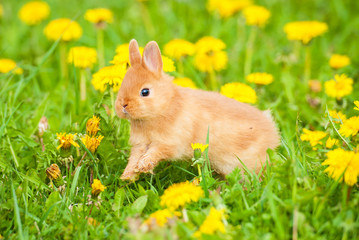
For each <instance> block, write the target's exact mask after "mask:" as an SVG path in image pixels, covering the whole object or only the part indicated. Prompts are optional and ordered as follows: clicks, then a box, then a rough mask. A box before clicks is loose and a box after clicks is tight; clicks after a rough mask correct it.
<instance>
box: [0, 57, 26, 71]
mask: <svg viewBox="0 0 359 240" xmlns="http://www.w3.org/2000/svg"><path fill="white" fill-rule="evenodd" d="M10 71H13V72H14V73H15V74H22V73H23V70H22V68H20V67H18V66H17V65H16V62H15V61H13V60H11V59H8V58H0V73H8V72H10Z"/></svg>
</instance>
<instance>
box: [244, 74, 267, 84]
mask: <svg viewBox="0 0 359 240" xmlns="http://www.w3.org/2000/svg"><path fill="white" fill-rule="evenodd" d="M246 80H247V81H248V82H250V83H255V84H259V85H268V84H271V83H272V82H273V75H272V74H269V73H259V72H258V73H251V74H249V75H248V76H247V77H246Z"/></svg>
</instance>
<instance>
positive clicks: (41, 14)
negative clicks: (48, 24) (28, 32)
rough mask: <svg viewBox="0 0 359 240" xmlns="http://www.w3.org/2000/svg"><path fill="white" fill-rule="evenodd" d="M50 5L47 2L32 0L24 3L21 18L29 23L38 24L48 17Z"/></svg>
mask: <svg viewBox="0 0 359 240" xmlns="http://www.w3.org/2000/svg"><path fill="white" fill-rule="evenodd" d="M49 15H50V7H49V5H48V4H47V3H46V2H42V1H32V2H28V3H26V4H25V5H23V6H22V7H21V9H20V11H19V18H20V20H21V21H23V22H24V23H25V24H27V25H30V26H31V25H36V24H39V23H40V22H42V21H43V20H45V19H46V18H48V16H49Z"/></svg>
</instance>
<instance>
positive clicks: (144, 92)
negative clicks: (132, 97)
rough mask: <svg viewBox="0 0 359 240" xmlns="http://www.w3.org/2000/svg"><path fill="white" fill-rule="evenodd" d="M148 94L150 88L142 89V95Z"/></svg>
mask: <svg viewBox="0 0 359 240" xmlns="http://www.w3.org/2000/svg"><path fill="white" fill-rule="evenodd" d="M148 95H150V89H148V88H144V89H142V90H141V96H142V97H147V96H148Z"/></svg>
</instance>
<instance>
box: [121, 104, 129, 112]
mask: <svg viewBox="0 0 359 240" xmlns="http://www.w3.org/2000/svg"><path fill="white" fill-rule="evenodd" d="M127 105H128V104H125V105H122V107H123V109H122V112H123V113H127V111H126V107H127Z"/></svg>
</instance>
